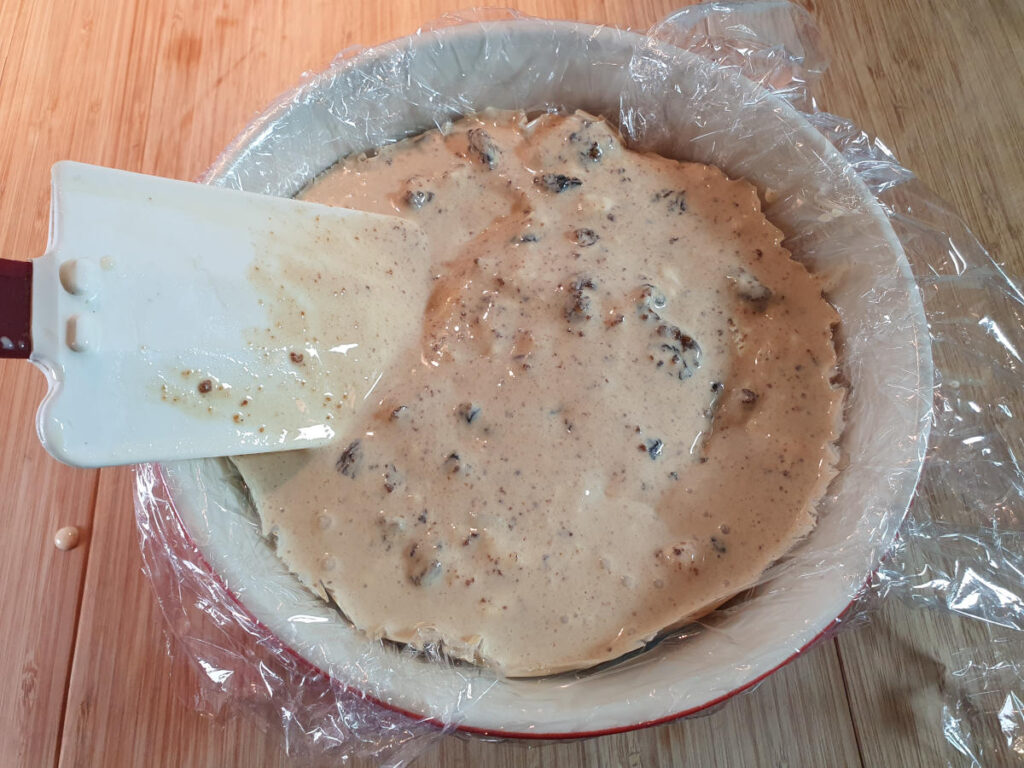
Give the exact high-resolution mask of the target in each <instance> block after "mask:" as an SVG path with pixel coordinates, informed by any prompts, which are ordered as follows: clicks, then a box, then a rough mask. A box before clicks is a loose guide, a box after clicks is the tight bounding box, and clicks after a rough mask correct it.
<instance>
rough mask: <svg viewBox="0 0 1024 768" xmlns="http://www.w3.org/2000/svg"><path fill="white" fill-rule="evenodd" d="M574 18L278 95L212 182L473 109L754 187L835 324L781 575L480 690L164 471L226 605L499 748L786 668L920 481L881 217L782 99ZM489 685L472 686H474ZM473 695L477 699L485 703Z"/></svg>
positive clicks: (919, 395)
mask: <svg viewBox="0 0 1024 768" xmlns="http://www.w3.org/2000/svg"><path fill="white" fill-rule="evenodd" d="M647 42H648V41H646V40H645V39H644V38H642V37H640V36H638V35H635V34H631V33H627V32H622V31H619V30H614V29H608V28H598V27H592V26H588V25H581V24H572V23H560V22H544V21H535V20H534V21H527V20H517V21H504V22H490V23H484V24H472V25H463V26H456V27H450V28H447V29H441V30H438V31H435V32H430V33H424V34H421V35H417V36H414V37H412V38H407V39H405V40H400V41H397V42H395V43H392V44H388V45H386V46H382V47H381V48H378V49H375V50H374V51H373V52H370V53H368V54H364V55H362V56H360V57H357V58H355V59H350V60H347V61H342V62H339V63H338V64H336V65H335V66H334V67H333V68H332V69H330V70H328V71H327V72H326V73H324V74H321V75H319V76H316V77H314V78H313V79H311V80H309V81H307V82H306V83H305V84H304V85H302V86H300V87H299V88H298V89H297V90H296V91H294V92H292V93H291V94H288V95H286V96H285V97H282V99H281V100H279V101H278V102H277V103H276V104H274V105H273V106H272V107H271V108H270V109H269V110H268V111H267V112H266V113H265V114H264V115H263V116H262V117H260V118H258V119H257V120H256V121H255V122H254V123H253V124H252V125H251V126H249V128H247V129H246V131H245V132H244V133H243V134H242V135H241V136H240V137H239V138H238V139H237V140H236V141H235V143H234V144H233V145H232V146H231V147H230V148H229V149H228V151H227V152H226V153H225V154H224V155H223V156H222V157H221V158H220V159H219V160H218V162H217V163H216V164H215V165H214V166H213V168H212V169H211V171H210V172H209V173H208V175H207V180H208V181H209V182H211V183H214V184H220V185H224V186H229V187H236V188H240V189H245V190H249V191H257V192H264V193H268V194H276V195H292V194H294V193H295V192H297V191H298V190H299V189H301V188H302V187H303V186H304V185H305V184H306V183H308V182H309V181H310V180H311V179H312V178H313V177H314V176H316V175H317V174H318V173H320V172H322V171H323V170H325V169H326V168H328V167H330V166H331V165H332V164H333V163H335V162H336V161H337V160H338V159H339V158H341V157H343V156H345V155H347V154H349V153H351V152H357V151H363V150H367V149H371V148H373V147H376V146H379V145H381V144H383V143H386V142H388V141H393V140H395V139H396V138H401V137H404V136H408V135H412V134H415V133H418V132H421V131H423V130H425V129H427V128H430V127H433V126H434V125H436V124H440V123H443V122H444V121H446V120H448V119H450V118H452V117H454V116H457V115H459V114H464V113H467V112H471V111H474V110H479V109H482V108H485V107H498V108H516V109H528V110H529V109H543V108H547V107H555V106H557V107H565V108H569V109H575V108H580V109H585V110H587V111H590V112H593V113H597V114H602V115H605V116H606V117H608V118H609V119H610V120H612V121H613V122H616V123H620V122H621V123H622V124H623V125H624V126H625V127H626V129H627V137H628V138H630V139H632V140H633V143H634V144H638V145H639V146H640V147H642V148H644V149H651V150H654V151H658V152H660V153H661V154H664V155H667V156H670V157H676V158H679V159H689V160H699V161H702V162H710V163H714V164H716V165H718V166H719V167H721V168H723V169H724V170H725V171H726V172H727V173H728V174H729V175H731V176H742V177H745V178H747V179H749V180H750V181H752V182H754V183H755V184H757V185H758V187H759V188H760V190H761V191H762V196H763V199H765V200H766V201H767V205H766V212H767V214H768V216H769V218H770V219H771V220H772V221H773V223H775V224H776V226H778V227H780V228H781V229H782V230H783V231H784V232H785V233H786V235H787V242H786V245H787V247H789V248H790V250H791V251H793V253H794V255H795V256H796V257H797V258H799V259H801V260H803V261H804V262H806V263H808V265H809V266H810V267H811V268H812V269H814V270H815V271H817V272H818V273H820V274H821V275H823V276H824V277H825V279H826V282H827V285H828V296H829V298H830V300H831V301H832V302H833V304H834V305H835V306H836V308H837V309H838V310H839V313H840V315H841V318H842V326H841V338H840V344H841V357H842V367H843V372H844V375H845V378H846V379H847V380H848V382H849V386H850V393H849V398H848V405H847V412H846V418H847V428H846V430H845V431H844V433H843V436H842V439H841V448H842V451H843V455H844V462H845V467H844V469H843V471H842V472H841V474H840V475H839V477H837V478H836V481H835V482H834V483H833V485H832V486H831V488H830V490H829V494H828V496H827V498H826V499H825V500H824V501H823V502H822V504H821V508H820V519H819V523H818V525H817V527H816V528H815V529H814V531H813V533H812V534H811V535H810V536H809V537H808V538H807V540H806V541H804V542H802V543H801V544H800V545H799V546H798V547H797V548H796V549H795V550H794V552H793V553H792V556H791V557H790V558H789V559H788V560H787V562H786V563H785V565H784V567H780V568H778V569H776V570H775V572H774V573H773V575H772V578H770V579H769V580H767V581H766V582H765V583H764V584H762V585H761V586H760V587H758V588H757V589H756V590H755V591H754V592H753V593H752V594H751V595H749V596H747V597H746V598H745V599H744V600H743V601H741V603H740V604H738V605H737V606H736V607H735V608H733V609H730V610H727V611H723V612H719V613H718V614H717V615H716V616H715V617H714V618H713V619H712V620H710V621H709V622H707V623H706V624H707V626H705V628H704V629H703V630H702V631H698V632H695V633H692V635H691V636H688V637H687V638H686V639H684V640H669V641H665V642H661V643H659V644H657V645H655V646H654V647H652V648H650V649H649V650H647V651H645V652H643V653H641V654H639V655H637V656H635V657H633V658H631V659H629V660H626V661H623V662H620V663H617V664H612V665H610V666H607V667H606V668H604V669H601V670H598V671H592V672H589V673H582V674H579V675H561V676H556V677H551V678H542V679H537V680H504V681H498V682H496V683H493V684H492V683H491V682H490V681H489V680H488V678H487V676H486V675H482V674H480V673H479V672H478V671H477V670H474V669H472V668H470V667H467V666H464V665H456V664H439V663H426V662H424V661H422V660H420V659H417V658H414V657H412V656H411V655H408V654H403V653H401V652H400V651H398V650H396V649H394V648H392V647H389V646H387V645H381V644H379V643H374V642H369V641H367V640H365V639H364V638H363V637H361V636H360V635H359V634H358V633H357V632H355V631H354V630H352V629H351V628H350V627H349V626H347V625H346V624H345V623H344V622H343V621H342V620H341V619H340V618H339V617H338V616H337V615H336V614H335V613H334V612H333V611H332V610H331V609H330V608H329V607H327V606H326V605H324V604H322V603H320V602H319V601H318V600H316V599H315V598H313V597H312V596H311V595H309V594H308V593H306V592H305V590H304V589H302V588H301V586H300V585H299V584H298V582H297V581H296V580H295V579H294V578H293V577H292V576H291V575H290V574H289V573H288V572H287V570H286V569H285V568H284V566H283V565H282V564H281V563H280V562H279V561H278V560H277V558H276V557H275V556H274V555H273V552H272V551H271V549H270V547H269V545H268V544H267V543H266V542H264V541H263V540H262V539H261V538H260V536H259V532H258V527H257V526H256V523H255V521H254V519H253V518H252V516H251V511H250V510H249V509H248V506H247V503H246V502H245V500H244V498H243V496H242V494H241V493H240V491H239V489H238V487H237V486H236V485H235V484H234V483H232V482H231V481H230V477H229V472H228V470H227V469H226V465H225V463H224V462H217V461H205V462H189V463H186V464H177V465H169V466H167V467H166V468H165V471H166V475H167V478H168V481H169V484H170V487H171V490H172V494H173V498H174V500H175V503H176V507H177V509H178V512H179V515H180V516H181V518H182V520H183V522H184V523H185V525H186V527H187V529H188V530H189V532H190V534H191V535H192V537H193V538H194V539H195V541H196V542H197V543H198V544H199V546H200V548H201V550H202V552H203V555H204V557H205V558H206V559H207V561H208V562H209V563H210V565H211V566H212V567H213V568H214V569H215V570H216V571H217V572H218V574H219V575H220V576H221V578H222V579H223V580H224V581H225V583H226V584H227V585H228V587H229V588H230V589H231V590H232V591H233V592H234V593H235V595H236V596H237V597H238V599H239V600H240V602H241V603H242V604H243V605H244V606H245V607H246V608H247V609H248V610H249V611H250V612H251V613H252V614H253V615H254V616H255V617H256V618H258V619H259V620H260V621H261V622H263V623H264V624H265V625H266V626H267V627H269V628H270V629H271V630H272V631H273V632H274V633H275V634H276V635H277V636H278V637H279V638H280V639H281V641H282V642H283V643H284V644H286V645H287V646H289V647H291V648H292V649H294V650H295V651H296V652H298V653H299V654H301V655H302V656H304V657H306V658H307V659H309V660H310V661H311V662H313V663H314V664H316V665H317V666H319V667H320V668H321V669H323V670H325V671H327V672H329V673H330V674H331V675H333V676H335V677H336V678H338V679H339V680H342V681H343V682H346V683H349V684H351V685H354V686H355V687H357V688H360V689H361V690H364V691H365V692H366V693H368V694H370V695H372V696H374V697H376V698H378V699H380V700H382V701H385V702H387V703H389V704H390V705H392V706H396V707H399V708H401V709H404V710H407V711H410V712H414V713H417V714H423V715H426V716H429V717H433V718H437V719H442V720H452V719H453V718H457V722H458V723H460V725H461V726H462V727H466V728H470V729H482V730H486V731H489V732H494V733H503V734H507V735H530V736H544V735H548V736H551V735H580V734H583V733H595V732H602V731H607V730H614V729H622V728H628V727H635V726H637V725H641V724H647V723H650V722H654V721H658V720H662V719H666V718H669V717H672V716H676V715H678V714H685V713H688V712H692V711H695V710H697V709H700V708H702V707H705V706H708V705H709V704H712V703H715V702H717V701H719V700H721V699H722V698H724V697H727V696H729V695H730V694H732V693H734V692H736V691H737V690H741V689H743V688H745V687H747V686H749V685H751V684H752V683H753V682H756V681H757V680H759V679H760V678H762V677H763V676H764V675H766V674H768V673H769V672H771V671H772V670H774V669H776V668H777V667H778V666H780V665H781V664H783V663H785V662H786V661H787V660H789V659H790V658H792V657H793V656H794V655H795V654H796V653H798V652H799V651H800V650H801V649H802V648H804V647H805V646H806V645H807V644H808V643H810V642H811V641H812V640H813V639H815V638H816V637H817V636H818V635H819V634H820V633H821V632H822V631H823V630H824V629H826V628H827V627H828V626H830V625H831V624H832V623H833V622H834V620H835V619H836V618H837V617H838V616H839V615H840V614H841V613H842V612H843V610H844V609H845V608H846V606H847V605H848V604H849V603H850V601H851V600H852V599H853V598H854V597H855V595H856V594H857V592H858V591H859V589H860V588H861V587H862V585H863V584H864V582H865V580H866V579H867V578H868V577H869V575H870V573H871V572H872V570H873V569H874V567H875V566H876V564H877V562H878V560H879V558H880V556H881V554H882V553H883V552H884V551H885V549H887V548H888V546H889V544H890V543H891V539H892V536H893V535H894V533H895V531H896V528H897V526H898V525H899V522H900V521H901V520H902V518H903V515H904V514H905V512H906V509H907V507H908V504H909V502H910V499H911V497H912V495H913V491H914V488H915V486H916V482H917V478H918V475H919V473H920V469H921V464H922V462H923V456H924V449H925V445H926V442H927V434H928V429H929V424H930V422H929V420H928V418H927V415H928V412H929V407H930V390H931V385H932V368H931V356H930V346H929V337H928V333H927V327H926V324H925V318H924V312H923V309H922V306H921V301H920V297H919V295H918V292H917V288H916V286H915V284H914V282H913V279H912V277H911V274H910V270H909V266H908V264H907V262H906V258H905V256H904V254H903V251H902V248H901V247H900V245H899V243H898V241H897V240H896V238H895V235H894V234H893V231H892V229H891V227H890V226H889V224H888V222H887V220H886V217H885V215H884V213H883V212H882V211H881V209H880V208H879V207H878V205H877V203H876V202H875V201H874V199H873V198H872V197H871V195H870V194H869V192H868V190H867V189H866V188H865V187H864V185H863V184H862V183H861V182H860V180H859V179H858V178H857V176H856V174H855V173H854V172H853V171H852V170H851V168H850V167H849V166H848V165H847V164H846V163H845V161H844V160H843V159H842V157H841V156H840V155H839V154H838V153H837V152H836V151H835V150H834V149H833V148H832V146H831V145H830V144H828V142H827V141H826V140H825V139H824V137H823V136H822V135H821V134H819V133H818V132H817V131H816V130H814V128H813V127H812V126H811V125H810V124H809V123H807V121H806V120H805V119H804V118H803V117H802V116H801V115H800V114H799V113H798V112H796V111H795V110H794V109H792V108H791V107H790V106H789V104H788V103H786V102H784V101H782V100H780V99H778V98H777V97H774V96H772V95H771V94H770V93H768V92H766V91H764V90H763V89H761V88H760V87H759V86H756V85H755V84H753V83H751V82H749V81H746V80H743V79H741V78H739V77H737V76H735V75H733V74H731V73H729V72H726V71H722V70H717V69H715V68H713V67H711V66H710V65H708V64H707V63H706V62H705V61H703V60H701V59H699V58H698V57H696V56H694V55H692V54H688V53H686V52H684V51H680V50H678V49H672V48H668V47H664V46H655V47H649V46H648V45H647ZM484 692H485V693H484ZM481 693H484V695H480V694H481Z"/></svg>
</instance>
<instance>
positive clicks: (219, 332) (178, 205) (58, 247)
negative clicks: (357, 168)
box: [31, 162, 430, 467]
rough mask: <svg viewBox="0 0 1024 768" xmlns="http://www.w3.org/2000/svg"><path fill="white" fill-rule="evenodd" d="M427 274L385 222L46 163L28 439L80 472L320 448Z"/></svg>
mask: <svg viewBox="0 0 1024 768" xmlns="http://www.w3.org/2000/svg"><path fill="white" fill-rule="evenodd" d="M427 271H428V258H427V245H426V242H425V239H424V236H423V234H422V232H421V231H420V230H419V228H418V227H417V226H415V225H414V224H412V223H410V222H407V221H404V220H402V219H400V218H397V217H390V216H380V215H375V214H367V213H362V212H356V211H349V210H345V209H340V208H331V207H328V206H323V205H318V204H313V203H305V202H299V201H295V200H291V199H284V198H275V197H269V196H264V195H256V194H251V193H244V192H237V191H232V190H225V189H219V188H214V187H208V186H205V185H200V184H192V183H189V182H181V181H173V180H169V179H162V178H157V177H151V176H144V175H141V174H134V173H128V172H125V171H116V170H111V169H107V168H100V167H96V166H90V165H84V164H81V163H71V162H62V163H58V164H57V165H55V166H54V169H53V191H52V202H51V223H50V243H49V246H48V249H47V252H46V254H45V255H44V256H43V257H41V258H39V259H36V260H35V271H34V276H33V288H32V301H33V307H32V337H33V354H32V358H31V359H32V361H33V362H34V363H36V364H37V365H38V366H39V367H40V368H42V369H43V370H44V372H45V373H46V374H47V377H48V379H49V383H50V390H49V393H48V394H47V396H46V398H45V399H44V401H43V403H42V405H41V406H40V408H39V414H38V422H37V423H38V429H39V436H40V439H41V440H42V442H43V444H44V446H45V447H46V448H47V450H48V451H49V452H50V453H51V454H52V455H54V456H55V457H56V458H58V459H60V460H61V461H64V462H66V463H68V464H73V465H77V466H86V467H91V466H105V465H113V464H125V463H134V462H141V461H164V460H173V459H189V458H200V457H207V456H226V455H235V454H245V453H261V452H267V451H278V450H289V449H295V448H305V447H312V446H315V445H321V444H324V443H326V442H328V441H330V440H332V439H333V438H334V437H335V435H336V434H337V433H338V432H339V431H340V430H342V429H343V427H344V424H345V421H346V419H347V418H348V417H349V416H350V415H351V413H352V412H354V410H355V408H356V407H357V406H358V404H359V403H361V402H362V401H363V400H364V399H365V398H367V397H369V396H370V395H371V393H372V392H373V390H374V387H375V386H377V384H378V383H379V382H380V379H381V376H383V375H384V373H385V371H386V370H387V368H388V366H389V364H390V362H391V360H392V358H393V356H394V355H395V354H396V353H397V352H398V351H399V350H401V349H403V348H406V347H407V346H408V345H409V344H410V343H416V340H417V338H418V333H419V327H420V323H421V318H422V313H423V307H424V305H425V304H426V300H427V295H428V292H429V283H430V281H429V276H428V274H427Z"/></svg>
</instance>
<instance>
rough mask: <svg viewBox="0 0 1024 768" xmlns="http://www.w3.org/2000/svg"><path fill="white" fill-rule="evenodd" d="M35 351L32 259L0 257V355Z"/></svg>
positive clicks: (7, 355) (23, 355) (23, 356)
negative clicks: (33, 338) (16, 259)
mask: <svg viewBox="0 0 1024 768" xmlns="http://www.w3.org/2000/svg"><path fill="white" fill-rule="evenodd" d="M31 353H32V262H31V261H11V260H9V259H0V358H3V357H20V358H27V357H28V356H29V355H30V354H31Z"/></svg>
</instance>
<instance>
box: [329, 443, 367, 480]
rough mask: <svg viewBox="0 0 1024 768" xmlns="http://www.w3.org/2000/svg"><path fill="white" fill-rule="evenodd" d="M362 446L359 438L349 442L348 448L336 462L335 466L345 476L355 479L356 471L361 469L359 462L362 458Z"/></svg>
mask: <svg viewBox="0 0 1024 768" xmlns="http://www.w3.org/2000/svg"><path fill="white" fill-rule="evenodd" d="M362 454H363V451H362V446H361V445H360V442H359V441H358V440H353V441H352V442H351V443H349V446H348V448H346V449H345V450H344V451H342V452H341V456H339V457H338V460H337V461H336V462H335V464H334V468H335V469H336V470H338V471H339V472H340V473H341V474H343V475H344V476H345V477H349V478H352V479H355V476H356V472H357V471H358V469H359V462H360V459H362Z"/></svg>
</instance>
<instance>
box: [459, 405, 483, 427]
mask: <svg viewBox="0 0 1024 768" xmlns="http://www.w3.org/2000/svg"><path fill="white" fill-rule="evenodd" d="M456 412H457V413H458V415H459V418H460V419H463V420H464V421H465V422H466V423H467V424H472V423H473V422H474V421H476V418H477V416H479V415H480V406H479V405H474V404H473V403H462V405H460V406H459V407H458V409H457V411H456Z"/></svg>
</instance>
